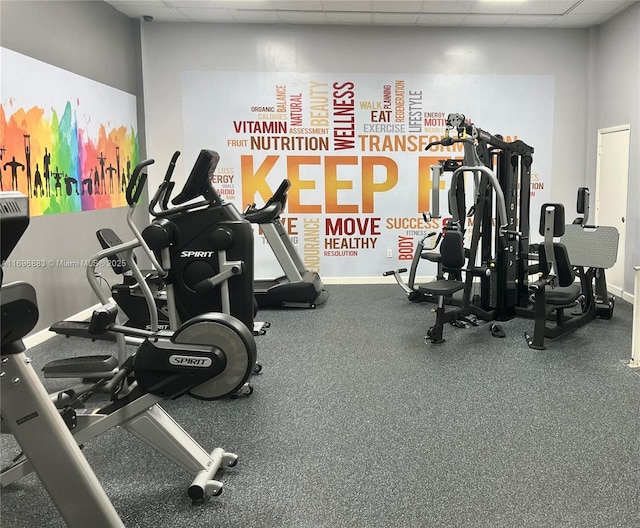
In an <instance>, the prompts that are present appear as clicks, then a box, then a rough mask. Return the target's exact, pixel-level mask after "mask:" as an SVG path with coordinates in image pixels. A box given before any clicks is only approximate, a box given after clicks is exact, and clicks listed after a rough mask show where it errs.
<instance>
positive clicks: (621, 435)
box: [1, 285, 640, 528]
mask: <svg viewBox="0 0 640 528" xmlns="http://www.w3.org/2000/svg"><path fill="white" fill-rule="evenodd" d="M328 289H329V293H330V296H329V300H328V301H327V303H326V304H325V305H322V306H320V307H318V308H317V309H316V310H288V311H277V310H273V311H261V312H260V314H259V318H261V319H266V320H268V321H270V322H271V328H270V329H269V330H268V333H267V335H265V336H261V337H258V338H257V343H258V351H259V355H260V361H261V363H262V364H263V366H264V371H263V373H262V374H259V375H257V376H254V377H253V378H252V384H253V386H254V388H255V392H254V394H252V395H251V396H250V397H248V398H245V399H241V400H226V401H218V402H203V401H198V400H194V399H191V398H188V397H185V398H180V399H178V400H175V401H168V402H166V403H164V404H163V406H164V408H165V409H167V410H168V411H169V413H170V414H171V415H172V416H173V417H174V418H175V419H176V420H177V421H178V422H179V423H180V424H181V425H182V426H183V427H184V428H185V429H186V430H187V431H188V432H189V433H190V434H191V435H192V436H193V437H194V438H195V439H196V440H197V441H199V442H200V443H201V444H202V445H203V446H204V447H205V448H206V449H208V450H209V449H213V448H214V447H216V446H222V447H224V448H225V449H227V450H230V451H233V452H235V453H237V454H238V455H239V456H240V459H239V462H238V465H237V466H235V467H233V468H229V469H226V470H224V471H223V474H222V476H221V480H222V481H223V482H224V484H225V489H224V492H223V493H222V495H220V496H219V497H213V498H210V499H208V500H207V501H206V502H205V503H204V504H202V505H198V506H194V505H192V504H191V502H190V500H189V499H188V497H187V494H186V490H187V488H188V486H189V483H190V477H189V475H187V474H186V473H185V472H184V471H183V470H181V469H180V468H178V467H176V466H174V465H173V464H172V463H171V462H169V461H167V460H165V459H164V458H162V457H161V456H160V455H158V454H156V453H155V452H154V451H153V450H152V449H151V448H149V447H147V446H146V445H145V444H143V443H141V442H140V441H138V440H136V439H135V438H134V437H132V436H131V435H129V434H128V433H126V432H125V431H123V430H120V429H116V430H111V431H108V432H107V433H105V434H104V435H102V436H101V437H99V438H96V439H94V440H92V441H91V442H88V443H87V444H86V446H85V449H84V453H85V456H86V457H87V459H88V460H89V462H90V463H91V465H92V467H93V468H94V471H95V472H96V474H97V476H98V478H99V479H100V482H101V483H102V485H103V487H104V489H105V491H106V493H107V494H108V496H109V497H110V499H111V501H112V502H113V504H114V506H115V507H116V509H117V510H118V512H119V514H120V516H121V517H122V519H123V521H124V523H125V525H126V526H127V527H153V528H161V527H162V528H179V527H194V526H205V527H214V526H215V527H222V528H227V527H238V528H240V527H242V528H254V527H255V528H270V527H287V528H307V527H308V528H321V527H327V528H328V527H331V528H342V527H344V528H347V527H348V528H352V527H354V528H355V527H358V528H360V527H362V528H369V527H371V528H374V527H376V528H377V527H380V528H387V527H505V528H507V527H508V528H513V527H532V528H534V527H535V528H542V527H637V526H640V376H639V375H638V373H636V372H635V371H633V370H631V369H629V368H628V367H627V366H626V365H625V363H624V362H625V361H626V360H628V359H629V357H630V352H631V321H632V307H631V305H630V304H629V303H625V302H624V301H620V300H618V302H617V304H616V308H615V313H614V317H613V319H612V320H609V321H607V320H600V319H597V320H595V321H593V322H592V323H590V324H589V325H587V326H585V327H583V328H580V329H579V330H577V331H576V332H574V333H572V334H570V335H567V336H564V337H562V338H560V339H557V340H553V341H548V345H549V348H548V349H547V350H546V351H534V350H531V349H529V348H528V347H527V345H526V343H525V340H524V338H523V333H524V332H525V331H526V330H532V329H533V323H532V321H529V320H525V319H513V320H511V321H508V322H504V323H501V324H502V326H503V328H504V330H505V332H506V337H505V338H503V339H498V338H495V337H493V336H492V335H491V333H490V330H489V324H488V323H481V324H480V326H479V327H477V328H469V329H457V328H453V327H451V326H447V327H446V329H445V331H446V334H445V338H446V340H447V341H446V342H445V343H444V344H441V345H432V344H425V343H424V336H425V334H426V331H427V329H428V327H429V326H430V325H431V324H432V322H433V320H434V314H433V313H431V311H430V309H431V305H426V304H422V305H418V304H411V303H409V302H408V301H407V300H406V298H405V297H404V295H403V293H402V292H401V291H400V290H399V288H397V286H392V285H371V286H361V285H358V286H355V285H353V286H329V287H328ZM104 348H105V345H104V344H99V343H90V342H84V341H80V340H73V339H68V340H67V339H64V338H59V337H56V338H54V339H52V340H50V341H48V342H47V343H45V344H43V345H40V346H38V347H36V348H35V349H33V350H32V351H31V352H30V356H31V357H32V358H33V362H34V365H35V367H36V369H38V370H39V368H40V367H41V366H42V364H44V363H45V362H46V361H48V360H50V359H54V358H57V357H65V356H68V355H71V354H73V353H77V352H80V351H86V352H87V353H88V352H93V353H95V351H96V350H100V349H104ZM45 384H46V385H47V387H48V388H49V389H50V390H52V389H54V388H56V389H57V388H59V387H60V382H59V381H56V380H53V381H52V380H46V381H45ZM1 451H2V464H3V466H4V465H6V464H7V463H8V462H9V461H10V459H11V458H12V457H13V456H15V454H16V451H17V448H16V446H15V444H14V442H13V439H12V438H11V437H10V436H7V435H3V438H2V450H1ZM52 456H55V454H54V453H52ZM69 500H70V501H73V500H74V499H73V497H69ZM1 514H2V517H1V523H2V527H3V528H14V527H15V528H19V527H29V528H33V527H44V526H47V527H49V526H51V527H59V526H64V523H63V521H62V520H61V519H60V517H59V515H58V514H57V512H56V510H55V508H54V507H53V505H52V503H51V501H50V500H49V498H48V496H47V495H46V493H45V492H44V490H43V489H42V487H41V485H40V484H39V481H38V480H37V478H36V477H35V476H33V475H30V476H28V477H26V478H24V479H22V480H21V481H19V482H16V483H14V484H11V485H10V486H8V487H7V488H5V489H3V490H2V496H1Z"/></svg>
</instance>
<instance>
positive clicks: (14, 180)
mask: <svg viewBox="0 0 640 528" xmlns="http://www.w3.org/2000/svg"><path fill="white" fill-rule="evenodd" d="M7 167H11V190H12V191H17V190H18V167H20V169H22V172H24V165H23V164H22V163H20V162H19V161H16V157H15V156H12V158H11V161H7V162H6V163H5V164H4V165H3V167H2V168H3V169H4V170H7Z"/></svg>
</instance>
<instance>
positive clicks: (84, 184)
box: [82, 173, 93, 196]
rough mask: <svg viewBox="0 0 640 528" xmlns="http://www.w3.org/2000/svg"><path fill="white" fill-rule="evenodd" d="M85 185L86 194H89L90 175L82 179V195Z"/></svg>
mask: <svg viewBox="0 0 640 528" xmlns="http://www.w3.org/2000/svg"><path fill="white" fill-rule="evenodd" d="M89 174H91V173H89ZM85 187H86V189H87V194H89V195H90V196H91V195H92V194H93V180H92V179H91V176H89V177H88V178H85V179H84V180H82V196H84V189H85Z"/></svg>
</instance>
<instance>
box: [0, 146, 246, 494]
mask: <svg viewBox="0 0 640 528" xmlns="http://www.w3.org/2000/svg"><path fill="white" fill-rule="evenodd" d="M215 159H217V156H216V155H215V153H212V152H209V151H207V153H206V155H204V156H203V158H202V160H201V163H200V164H198V165H197V169H198V170H196V171H194V172H192V178H190V183H191V185H192V187H191V188H192V189H198V190H199V192H201V193H206V191H207V188H208V186H209V187H210V182H209V174H210V170H211V164H212V162H213V161H214V160H215ZM151 163H153V160H148V161H146V162H143V163H141V164H140V165H139V166H138V167H136V169H137V171H134V174H135V175H136V177H135V178H133V176H132V180H131V182H130V183H129V186H128V187H127V201H128V203H129V204H130V205H131V204H134V203H135V202H137V201H138V199H139V198H140V195H141V192H142V189H143V187H144V183H145V179H146V175H144V174H142V175H141V170H142V169H143V168H144V167H146V166H147V165H149V164H151ZM132 182H133V183H132ZM185 196H187V195H185ZM184 207H186V208H187V209H184V210H186V211H189V209H188V207H189V206H184ZM215 207H216V204H215V203H211V202H207V203H200V204H199V205H198V210H199V211H206V210H208V209H209V208H212V209H215ZM214 213H215V214H216V216H218V215H219V212H215V211H214ZM249 229H250V228H249ZM190 234H191V235H192V234H193V233H190ZM145 243H146V242H145V240H144V238H142V237H141V238H139V239H138V238H136V239H135V240H132V241H130V242H127V243H123V244H121V245H118V246H115V247H113V248H109V249H106V250H103V251H101V252H99V253H98V254H96V255H95V257H94V258H93V259H92V262H91V263H90V265H89V266H88V267H87V278H88V280H89V283H90V284H91V287H92V288H93V290H94V292H95V293H96V295H97V296H98V298H99V299H100V301H101V302H102V303H103V307H102V308H100V309H98V310H96V311H95V312H94V314H93V316H92V318H91V322H90V324H89V328H88V330H89V333H90V334H91V335H95V336H99V335H100V334H102V333H104V332H108V331H109V332H113V333H114V334H115V336H116V338H117V339H118V340H119V342H122V343H124V338H125V336H129V337H135V338H138V339H139V340H141V344H140V346H139V347H138V348H137V351H136V352H135V354H133V355H131V356H129V357H126V358H125V359H124V361H123V362H122V363H121V364H120V366H119V367H118V368H117V370H116V372H115V374H114V373H112V372H109V373H108V375H107V376H106V377H104V378H98V377H97V376H93V377H91V378H89V377H87V378H85V381H84V383H83V384H82V385H80V386H76V387H74V388H73V389H72V390H65V391H62V392H61V393H59V394H58V395H54V397H53V400H54V401H55V403H56V405H58V406H60V407H63V408H64V409H65V412H66V415H67V423H69V424H70V427H72V430H71V432H72V434H73V437H74V439H75V441H76V442H77V443H78V444H82V443H84V442H86V441H88V440H90V439H91V438H93V437H95V436H98V435H100V434H102V433H104V432H106V431H108V430H109V429H111V428H112V427H116V426H121V427H123V428H124V429H126V430H128V431H129V432H131V433H132V434H133V435H135V436H136V437H138V438H139V439H141V440H142V441H144V442H145V443H147V444H148V445H150V446H151V447H153V448H154V449H156V450H157V451H158V452H159V453H161V454H162V455H164V456H166V457H167V458H169V459H170V460H172V461H173V462H175V463H176V464H178V465H179V466H180V467H182V468H183V469H185V470H186V471H187V472H189V473H190V474H191V475H193V476H194V480H193V482H192V484H191V486H190V487H189V497H191V499H192V500H193V501H194V502H202V501H203V500H204V499H205V497H207V496H211V495H217V494H219V493H220V492H221V491H222V483H221V482H219V481H217V480H214V476H215V474H216V472H217V471H218V469H219V468H220V467H221V466H223V465H226V466H233V465H235V464H236V462H237V458H238V457H237V455H235V454H234V453H228V452H226V451H224V450H223V449H222V448H216V449H214V450H213V451H212V452H211V453H208V452H206V451H205V450H204V449H203V448H202V447H201V446H200V445H199V444H198V443H197V442H195V440H193V438H191V437H190V436H189V435H188V434H187V433H186V432H185V431H184V430H183V429H182V428H181V427H180V426H179V425H178V424H177V423H176V422H175V421H174V420H173V419H172V418H171V417H170V416H169V415H168V413H167V412H166V411H164V410H163V409H162V408H161V407H160V406H159V405H157V404H158V403H159V402H160V401H162V400H164V399H175V398H178V397H180V396H183V395H185V394H187V395H189V396H192V397H194V398H197V399H203V400H212V399H219V398H224V397H228V396H230V395H232V394H234V393H237V391H238V390H239V389H240V388H241V387H243V386H244V385H245V383H246V380H247V379H248V377H249V376H250V374H251V373H252V371H253V369H254V366H255V362H256V355H257V352H256V346H255V340H254V338H253V333H252V332H251V331H250V330H249V329H248V327H247V326H246V324H245V323H244V322H242V321H240V320H238V319H237V318H235V317H233V316H230V315H228V314H225V313H219V312H216V313H202V314H200V315H197V316H195V317H193V318H190V319H188V320H186V321H185V322H183V323H181V324H180V326H179V327H177V330H175V331H174V332H172V331H167V330H163V331H148V330H142V329H133V328H130V327H126V326H122V325H118V324H117V323H116V317H117V314H118V307H117V305H115V304H114V303H111V302H109V299H108V298H107V297H106V295H105V294H104V292H102V290H101V288H100V284H99V282H98V279H97V278H96V276H95V267H96V265H97V263H98V262H100V261H101V260H102V259H105V258H111V257H114V256H115V255H118V254H123V255H125V257H126V258H128V259H129V260H130V261H133V259H132V252H133V250H134V249H135V248H138V247H141V246H144V244H145ZM168 250H169V249H168V248H163V250H162V252H163V253H164V252H165V251H168ZM132 269H133V273H134V275H135V276H136V278H137V279H138V281H139V283H140V286H141V288H142V289H143V291H144V296H145V299H147V302H148V303H149V306H150V307H151V305H152V304H153V302H154V301H153V295H152V294H151V292H150V290H149V288H148V285H146V282H145V281H144V277H143V276H142V273H141V272H140V270H139V269H138V267H137V266H133V268H132ZM151 324H152V326H154V325H155V326H157V319H156V318H155V317H154V315H153V311H151ZM76 377H80V376H77V375H76ZM100 393H102V394H106V395H108V397H109V398H110V400H111V402H110V403H109V404H108V405H106V406H104V407H101V408H98V409H96V410H95V411H94V412H92V413H76V412H75V410H74V409H73V407H72V406H76V405H84V404H85V403H87V402H88V398H90V397H91V396H92V395H94V394H100ZM43 434H44V433H43ZM33 469H34V466H33V464H32V462H31V460H30V459H28V458H21V459H18V460H17V461H16V462H15V463H14V464H13V465H12V466H10V467H8V468H5V469H4V470H3V471H2V476H1V483H2V486H6V485H8V484H9V483H11V482H14V481H15V480H17V479H19V478H21V477H22V476H24V475H26V474H28V473H29V472H31V471H32V470H33Z"/></svg>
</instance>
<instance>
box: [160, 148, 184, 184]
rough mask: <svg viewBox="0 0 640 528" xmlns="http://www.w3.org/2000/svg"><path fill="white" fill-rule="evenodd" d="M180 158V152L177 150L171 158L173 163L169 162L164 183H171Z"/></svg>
mask: <svg viewBox="0 0 640 528" xmlns="http://www.w3.org/2000/svg"><path fill="white" fill-rule="evenodd" d="M179 157H180V151H179V150H176V151H175V152H174V153H173V156H171V161H170V162H169V166H168V167H167V173H166V174H165V175H164V181H166V182H169V181H171V176H173V171H174V169H175V168H176V161H178V158H179Z"/></svg>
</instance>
